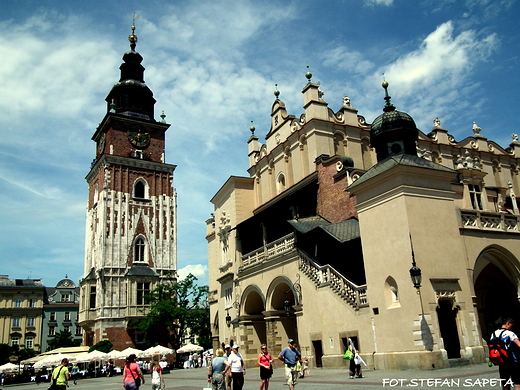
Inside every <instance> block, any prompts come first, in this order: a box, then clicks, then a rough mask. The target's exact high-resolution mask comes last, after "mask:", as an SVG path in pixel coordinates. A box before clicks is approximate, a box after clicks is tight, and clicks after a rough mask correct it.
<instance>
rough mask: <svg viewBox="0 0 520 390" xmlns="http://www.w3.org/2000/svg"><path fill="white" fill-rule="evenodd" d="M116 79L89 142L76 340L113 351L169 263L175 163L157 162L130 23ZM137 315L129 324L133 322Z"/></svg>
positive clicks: (158, 135)
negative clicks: (92, 146)
mask: <svg viewBox="0 0 520 390" xmlns="http://www.w3.org/2000/svg"><path fill="white" fill-rule="evenodd" d="M128 39H129V41H130V48H131V50H130V51H129V52H127V53H125V54H124V55H123V61H124V62H123V64H121V66H120V70H121V78H120V80H119V82H117V83H116V84H115V85H114V87H113V88H112V90H111V91H110V93H109V94H108V96H107V98H106V102H107V113H106V115H105V117H104V118H103V121H102V122H101V123H100V124H99V126H98V127H97V129H96V132H95V133H94V135H93V137H92V140H93V141H94V142H95V143H96V158H95V159H94V161H93V162H92V165H91V169H90V172H89V173H88V175H87V177H86V180H87V182H88V188H89V198H88V205H87V221H86V222H87V223H86V240H85V270H84V276H83V279H82V280H81V282H80V288H81V300H80V302H81V303H80V311H79V322H80V325H81V327H82V328H83V330H84V340H83V342H84V344H85V345H94V344H96V343H98V342H99V341H101V340H110V341H111V342H112V343H113V344H114V348H115V349H117V350H123V349H125V348H127V347H139V344H140V342H141V341H142V335H141V334H140V333H139V331H138V330H137V328H136V326H135V325H136V323H137V322H138V320H139V318H142V316H143V315H144V314H145V313H146V311H147V309H148V308H147V305H146V304H145V301H144V296H145V295H146V294H147V293H148V292H149V291H151V290H153V289H154V287H155V286H156V284H157V283H158V282H159V281H160V280H161V277H163V276H164V275H165V274H166V273H167V272H168V271H172V272H173V271H175V270H176V268H177V251H176V247H177V242H176V241H177V209H176V208H177V207H176V194H175V190H174V188H173V172H174V170H175V165H171V164H166V163H165V134H166V130H167V129H168V128H169V127H170V125H169V124H167V123H166V122H165V120H164V118H165V116H164V114H163V115H161V118H162V120H160V121H155V119H154V105H155V99H154V97H153V93H152V91H151V90H150V89H149V88H148V86H147V85H146V84H145V83H144V67H143V66H142V65H141V62H142V60H143V57H141V55H140V54H139V53H137V52H136V51H135V47H136V43H137V36H136V35H135V26H132V34H130V36H129V37H128ZM136 320H137V321H136Z"/></svg>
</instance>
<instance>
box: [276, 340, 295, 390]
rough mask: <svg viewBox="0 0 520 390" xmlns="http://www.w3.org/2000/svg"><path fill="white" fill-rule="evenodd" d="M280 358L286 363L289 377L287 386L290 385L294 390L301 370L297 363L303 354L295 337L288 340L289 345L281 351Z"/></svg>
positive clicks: (287, 376)
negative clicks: (297, 346) (297, 347)
mask: <svg viewBox="0 0 520 390" xmlns="http://www.w3.org/2000/svg"><path fill="white" fill-rule="evenodd" d="M278 359H280V360H281V361H282V362H283V363H284V364H285V378H286V379H287V386H289V390H294V385H295V384H296V378H298V373H299V371H300V370H299V369H298V368H297V367H296V363H298V362H299V361H300V359H301V354H300V351H298V349H296V343H295V342H294V340H293V339H289V340H288V341H287V347H285V348H284V349H283V350H282V352H280V355H278Z"/></svg>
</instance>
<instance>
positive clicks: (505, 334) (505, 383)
mask: <svg viewBox="0 0 520 390" xmlns="http://www.w3.org/2000/svg"><path fill="white" fill-rule="evenodd" d="M514 324H515V322H514V321H513V319H512V318H506V319H505V320H504V321H503V322H502V327H501V328H500V329H497V330H495V331H494V332H493V333H492V334H491V337H490V338H491V339H493V338H499V339H500V340H501V342H502V343H503V345H504V346H505V349H506V351H507V354H508V357H507V359H506V362H505V364H502V365H500V366H498V372H499V373H500V379H502V388H503V389H504V390H509V389H511V383H513V384H514V389H515V390H520V340H519V339H518V336H517V335H516V334H515V333H514V332H512V331H511V329H512V328H513V326H514Z"/></svg>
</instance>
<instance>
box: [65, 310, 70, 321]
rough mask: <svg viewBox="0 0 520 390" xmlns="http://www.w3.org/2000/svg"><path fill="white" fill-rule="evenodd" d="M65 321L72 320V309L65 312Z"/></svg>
mask: <svg viewBox="0 0 520 390" xmlns="http://www.w3.org/2000/svg"><path fill="white" fill-rule="evenodd" d="M64 320H65V321H70V311H66V312H65V318H64Z"/></svg>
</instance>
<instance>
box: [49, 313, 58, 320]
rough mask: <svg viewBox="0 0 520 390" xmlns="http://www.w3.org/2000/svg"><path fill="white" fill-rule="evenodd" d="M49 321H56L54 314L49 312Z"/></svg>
mask: <svg viewBox="0 0 520 390" xmlns="http://www.w3.org/2000/svg"><path fill="white" fill-rule="evenodd" d="M49 321H56V312H55V311H51V314H50V315H49Z"/></svg>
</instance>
